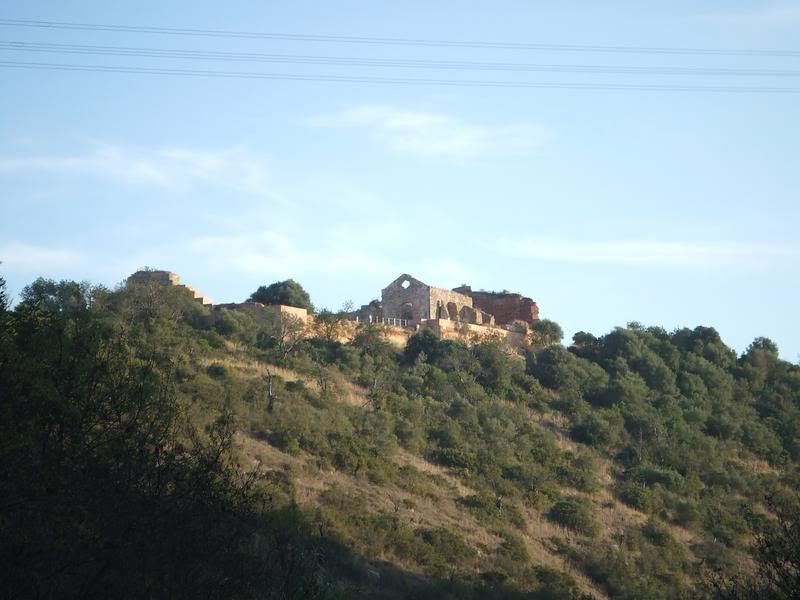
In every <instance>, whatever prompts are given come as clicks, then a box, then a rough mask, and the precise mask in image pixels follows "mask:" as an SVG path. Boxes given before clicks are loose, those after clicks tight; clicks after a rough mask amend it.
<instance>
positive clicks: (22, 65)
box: [0, 61, 800, 94]
mask: <svg viewBox="0 0 800 600" xmlns="http://www.w3.org/2000/svg"><path fill="white" fill-rule="evenodd" d="M0 68H16V69H35V70H55V71H82V72H92V73H129V74H140V75H165V76H179V77H212V78H223V79H268V80H282V81H322V82H329V83H366V84H392V85H433V86H453V87H483V88H532V89H567V90H610V91H651V92H658V91H671V92H714V93H767V94H798V93H800V88H791V87H789V88H786V87H754V86H697V85H678V84H675V85H672V84H665V85H641V84H612V83H609V84H602V83H564V82H529V81H490V80H487V81H482V80H468V79H419V78H400V77H361V76H343V75H302V74H293V73H261V72H246V71H213V70H202V69H171V68H170V69H167V68H152V67H121V66H110V65H74V64H64V63H40V62H18V61H0Z"/></svg>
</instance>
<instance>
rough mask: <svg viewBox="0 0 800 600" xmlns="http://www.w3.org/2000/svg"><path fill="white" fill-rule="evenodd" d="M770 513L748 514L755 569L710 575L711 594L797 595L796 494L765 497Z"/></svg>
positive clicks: (799, 530) (732, 598) (724, 598)
mask: <svg viewBox="0 0 800 600" xmlns="http://www.w3.org/2000/svg"><path fill="white" fill-rule="evenodd" d="M767 507H768V508H769V510H770V512H771V513H773V515H774V518H772V517H763V516H761V517H759V516H756V515H753V514H752V513H751V514H749V515H748V519H747V520H748V521H749V523H750V529H751V533H752V534H753V536H754V544H753V559H754V561H755V572H754V573H753V574H752V575H750V576H734V577H726V576H724V575H722V574H720V573H713V574H711V575H710V577H709V579H710V581H709V583H710V587H711V590H712V592H711V597H712V598H715V599H720V600H751V599H752V600H757V599H758V600H760V599H767V600H771V599H775V600H778V599H779V598H788V599H798V598H800V496H798V495H797V494H796V493H795V494H793V495H792V496H790V497H788V498H782V499H781V500H780V501H777V500H776V499H775V498H767Z"/></svg>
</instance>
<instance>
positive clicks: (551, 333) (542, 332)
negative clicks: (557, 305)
mask: <svg viewBox="0 0 800 600" xmlns="http://www.w3.org/2000/svg"><path fill="white" fill-rule="evenodd" d="M563 337H564V331H563V330H562V329H561V325H559V324H558V323H556V322H555V321H551V320H550V319H539V320H538V321H534V323H533V325H531V343H532V344H533V345H534V346H553V345H555V344H559V343H561V339H562V338H563Z"/></svg>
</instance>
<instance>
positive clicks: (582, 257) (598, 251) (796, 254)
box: [497, 239, 800, 267]
mask: <svg viewBox="0 0 800 600" xmlns="http://www.w3.org/2000/svg"><path fill="white" fill-rule="evenodd" d="M497 250H498V251H499V252H500V253H501V254H503V255H506V256H514V257H518V258H533V259H538V260H550V261H560V262H570V263H585V264H610V265H633V266H637V265H638V266H675V267H692V266H696V267H708V266H734V265H736V266H759V265H766V264H772V263H775V262H785V261H787V260H797V259H799V258H800V246H791V245H785V244H757V243H739V242H692V241H689V242H687V241H643V240H628V241H572V240H552V239H550V240H548V239H537V240H518V241H508V240H502V241H500V242H499V243H498V244H497Z"/></svg>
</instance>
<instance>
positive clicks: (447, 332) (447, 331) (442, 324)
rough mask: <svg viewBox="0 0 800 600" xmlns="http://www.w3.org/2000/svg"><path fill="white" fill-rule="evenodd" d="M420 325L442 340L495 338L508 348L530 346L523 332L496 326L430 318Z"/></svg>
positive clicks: (468, 340)
mask: <svg viewBox="0 0 800 600" xmlns="http://www.w3.org/2000/svg"><path fill="white" fill-rule="evenodd" d="M422 326H423V327H426V328H428V329H430V330H431V331H433V333H435V334H436V335H437V336H438V337H439V338H440V339H443V340H463V341H465V342H467V343H470V344H472V343H477V342H481V341H483V340H486V339H492V338H496V339H499V340H501V341H503V342H505V343H507V344H508V346H509V347H510V348H512V349H515V350H518V349H521V348H527V347H529V346H530V342H529V339H528V336H526V335H525V334H523V333H517V332H515V331H508V330H507V329H499V328H497V327H486V326H483V325H474V324H472V323H458V322H455V321H450V320H445V319H431V320H429V321H426V322H424V323H423V324H422Z"/></svg>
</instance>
